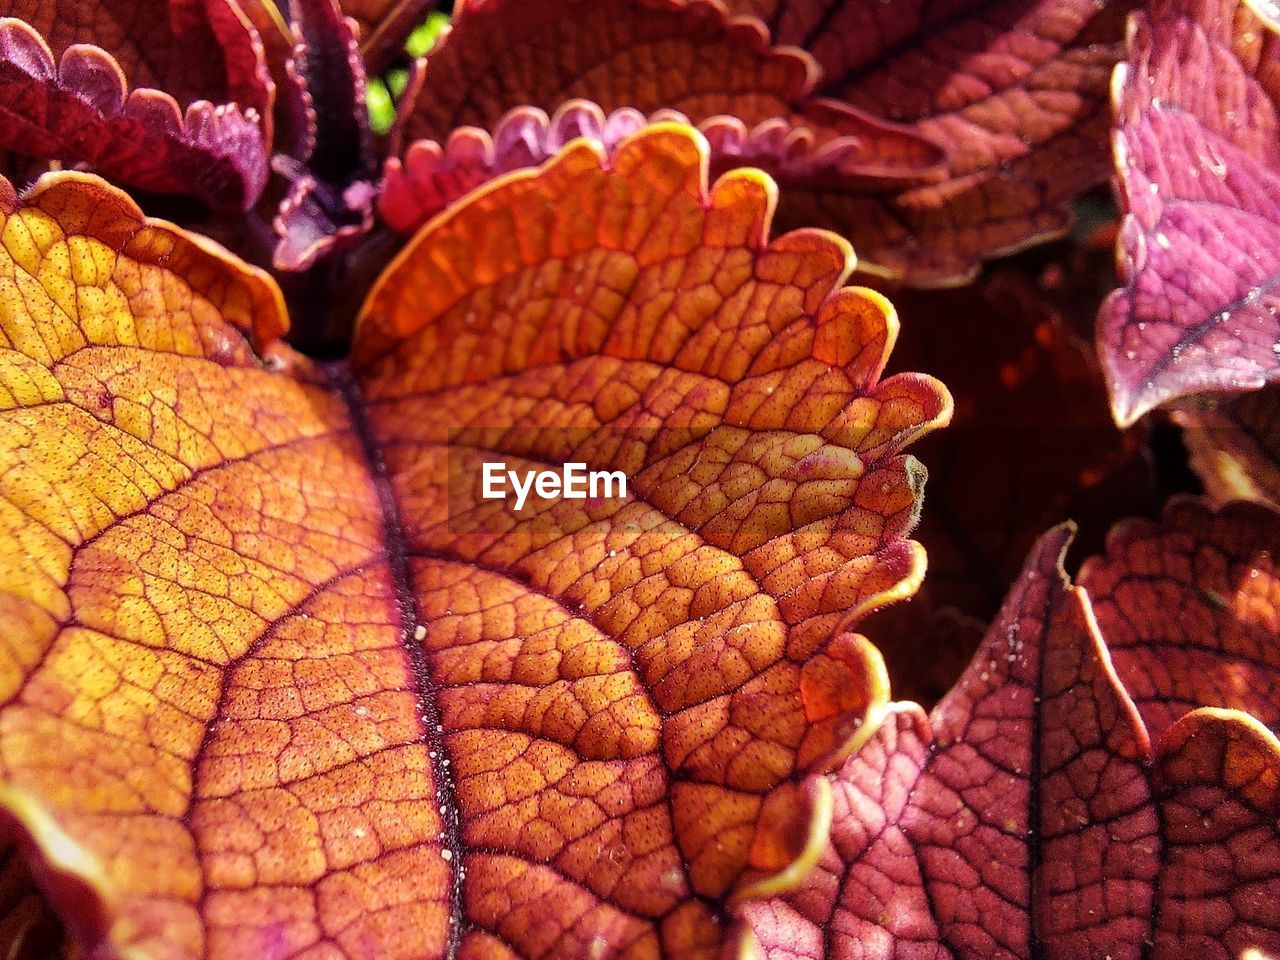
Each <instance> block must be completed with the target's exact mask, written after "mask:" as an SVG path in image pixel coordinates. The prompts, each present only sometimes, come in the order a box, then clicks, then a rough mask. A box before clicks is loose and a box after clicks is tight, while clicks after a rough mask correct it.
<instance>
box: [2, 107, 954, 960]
mask: <svg viewBox="0 0 1280 960" xmlns="http://www.w3.org/2000/svg"><path fill="white" fill-rule="evenodd" d="M706 163H707V147H706V144H705V142H703V141H702V140H701V139H700V138H699V137H698V136H697V135H696V134H695V133H694V132H693V131H691V130H689V129H688V128H681V127H677V126H672V125H667V126H660V127H656V128H651V129H648V130H646V131H643V132H641V133H640V134H638V135H637V136H636V137H634V138H632V139H631V140H629V141H628V142H627V143H624V144H622V145H620V146H619V147H618V149H617V150H616V151H615V152H614V154H613V156H612V157H611V159H610V160H609V161H608V163H606V162H605V160H604V157H603V155H602V153H601V151H600V150H599V149H598V148H595V147H593V146H592V145H590V144H589V143H587V142H585V141H579V142H578V143H576V144H574V145H572V146H571V147H569V148H567V149H566V150H565V151H563V152H562V153H561V154H560V155H558V156H557V157H556V158H554V159H553V160H552V161H551V162H550V163H549V164H547V165H546V166H544V167H543V168H542V169H541V170H538V171H527V172H519V173H516V174H512V175H510V176H509V177H507V178H505V179H504V180H502V181H500V182H499V183H497V184H495V185H494V186H492V187H491V188H489V189H487V190H484V191H481V192H479V193H478V194H476V195H475V196H473V197H472V198H471V199H470V200H469V201H468V202H467V203H465V204H462V205H459V206H458V207H456V208H455V209H454V211H453V212H452V213H451V215H450V216H449V217H447V218H442V219H440V220H437V221H436V222H435V224H434V225H433V226H431V227H430V228H428V229H427V230H425V231H423V232H421V233H420V234H419V235H418V236H417V237H416V238H415V239H414V241H413V242H412V243H411V244H410V246H409V247H408V248H406V250H405V252H404V253H403V254H402V256H401V257H400V258H399V259H398V260H397V261H396V262H395V263H393V265H392V266H391V268H390V269H389V271H388V272H387V273H386V275H385V276H384V277H383V279H382V280H381V281H380V283H379V284H378V286H377V287H376V289H375V290H374V291H373V293H372V295H371V299H370V301H369V304H368V306H367V309H366V312H365V314H364V316H363V319H362V321H361V324H360V327H359V331H358V335H357V341H356V346H355V352H354V354H353V357H352V359H351V361H350V363H349V364H347V363H342V364H336V365H333V366H330V367H327V368H317V367H315V366H313V365H311V364H310V363H308V362H307V361H305V360H303V359H301V358H299V357H297V356H296V355H294V354H292V353H291V352H290V351H288V350H287V348H284V347H282V346H280V345H279V344H278V343H276V342H275V340H274V338H275V337H277V336H278V334H279V333H280V330H281V328H282V326H283V317H282V310H281V306H280V298H279V294H278V291H276V289H275V287H274V285H273V284H272V283H271V282H270V281H269V280H268V279H267V278H266V277H265V275H263V274H261V273H259V272H257V271H255V270H253V269H251V268H249V267H247V266H245V265H244V264H242V263H239V262H237V261H234V260H232V259H231V258H230V257H229V256H227V255H226V254H225V253H222V252H220V251H218V250H216V249H214V248H212V247H211V246H210V245H208V244H206V243H202V242H197V241H193V240H191V239H190V238H188V237H186V236H184V235H182V234H181V233H179V232H178V231H176V230H175V229H174V228H172V227H170V226H168V225H166V224H162V223H158V222H148V221H145V220H144V219H142V218H141V216H140V215H139V214H138V212H137V211H136V209H135V208H133V207H132V206H131V204H130V203H129V201H127V200H126V199H125V198H124V197H123V196H122V195H121V194H119V193H118V192H116V191H114V190H112V189H110V188H108V187H106V186H105V185H104V184H102V183H101V182H100V181H97V180H96V179H93V178H89V177H85V176H83V175H77V174H62V175H56V176H51V177H49V178H47V179H45V180H43V181H41V182H40V184H39V185H38V186H37V188H36V189H35V190H34V191H33V192H32V194H31V195H29V196H28V197H26V198H25V200H24V201H23V202H22V203H21V204H19V202H18V201H17V200H16V199H15V198H13V197H12V196H10V197H9V198H8V200H7V202H6V204H5V208H6V210H7V211H8V214H7V220H6V224H5V227H4V229H3V232H2V233H0V237H3V241H4V243H3V253H4V256H5V257H6V258H7V259H8V260H9V261H10V263H11V265H12V266H11V267H10V268H9V270H8V272H7V274H6V275H7V276H9V277H11V278H12V279H9V280H6V281H3V282H5V283H9V284H10V285H12V286H14V288H15V293H17V294H20V296H16V297H15V299H14V302H15V303H18V304H21V305H25V307H24V310H25V311H26V312H24V311H23V310H19V311H15V312H12V313H9V314H6V315H5V316H4V317H0V324H3V326H0V329H3V331H4V334H5V337H6V338H7V345H6V347H5V349H4V351H3V352H0V361H2V362H3V364H4V366H3V367H0V370H3V373H2V374H0V383H3V385H4V392H3V393H0V398H2V399H3V400H4V402H5V406H6V407H7V410H6V412H5V414H4V416H3V418H2V419H0V424H2V425H3V432H2V433H0V437H2V438H3V445H4V446H3V449H4V453H3V459H2V461H0V462H3V463H4V464H5V467H6V469H5V470H4V471H3V473H2V474H0V488H2V491H3V503H5V504H6V507H5V511H4V512H3V513H2V514H0V516H2V517H3V522H4V524H5V526H4V528H3V529H4V534H3V536H0V585H2V586H3V593H0V602H2V603H3V606H2V607H0V611H2V612H0V618H2V620H3V624H4V630H3V631H0V637H2V638H3V640H4V642H5V644H6V647H5V656H4V658H3V659H2V660H0V665H2V666H3V672H2V673H0V694H3V698H4V703H5V706H4V707H3V710H0V758H2V760H3V788H2V798H3V805H4V810H5V813H4V819H5V820H6V821H7V822H8V824H9V826H10V828H11V830H10V832H11V833H12V835H13V836H14V837H15V838H16V839H17V840H18V841H19V842H20V843H21V844H22V847H23V849H24V852H25V853H26V855H27V858H28V862H29V863H30V864H31V868H32V871H33V874H34V875H35V876H36V878H37V879H38V881H39V882H40V884H41V887H42V889H43V891H44V892H45V895H46V896H47V897H48V898H49V899H50V901H51V902H52V903H53V904H54V905H55V906H56V907H57V908H58V910H59V913H60V915H61V917H62V918H63V920H64V922H66V923H67V924H68V926H69V927H70V928H71V929H72V932H73V934H74V935H75V937H76V938H77V940H78V942H79V943H80V944H81V946H82V947H85V948H87V949H89V950H92V949H94V948H95V947H98V946H106V945H109V946H114V947H118V948H127V949H128V950H129V951H131V955H134V956H141V957H191V956H207V957H241V956H260V955H261V956H285V955H290V956H292V955H296V954H300V953H303V952H306V951H308V950H314V951H315V952H317V953H319V952H323V953H326V954H327V955H332V956H345V957H379V958H380V957H390V956H413V957H435V956H441V955H444V954H445V953H447V952H449V951H452V950H454V949H456V948H458V947H459V946H460V947H461V950H462V955H467V956H471V955H480V954H489V955H501V956H508V957H509V956H516V957H535V956H544V955H561V956H588V955H595V956H600V957H607V956H621V955H623V954H626V953H627V952H628V951H629V950H632V951H635V952H641V953H648V954H649V955H655V954H658V953H662V954H664V955H667V956H673V957H674V956H678V957H682V958H684V957H699V956H708V957H709V956H715V955H717V951H718V949H719V948H720V946H721V945H722V944H723V943H724V942H725V941H726V940H732V939H734V938H736V937H738V936H739V935H740V933H741V931H740V930H738V929H736V928H730V927H727V926H726V925H725V924H724V923H723V922H722V921H723V919H724V917H725V914H726V911H727V907H726V900H727V898H729V897H748V896H751V895H753V894H754V895H762V894H764V893H765V892H767V891H769V890H775V889H781V888H782V887H784V886H786V885H787V884H788V883H793V882H795V880H796V879H797V876H798V874H799V873H800V872H802V869H801V868H802V867H803V866H804V865H806V864H807V858H809V857H812V856H813V855H814V854H816V851H817V849H818V847H819V845H820V844H821V842H822V839H823V837H824V836H825V824H826V823H827V822H828V821H827V819H826V817H825V816H824V811H829V806H827V805H826V801H827V799H828V798H829V793H828V791H827V790H826V788H825V784H826V781H825V779H824V778H823V777H821V776H820V775H819V774H820V773H821V772H822V771H823V770H825V769H827V768H828V767H829V766H830V765H832V764H833V763H837V762H838V761H839V760H840V759H842V758H843V757H844V756H845V755H847V754H848V752H849V751H850V750H852V749H854V748H855V747H856V746H857V745H858V743H859V742H861V741H863V740H865V739H866V738H867V737H869V736H870V735H871V733H872V732H873V730H874V728H875V726H876V722H877V720H878V718H879V715H880V713H881V712H882V710H883V699H884V696H885V691H884V679H883V667H882V665H881V664H880V661H879V659H878V657H877V655H876V654H875V651H874V648H872V647H871V646H870V645H869V644H868V643H867V642H866V641H865V640H863V639H862V638H861V637H859V636H857V635H856V634H853V633H849V632H847V630H848V628H849V627H851V626H853V625H854V624H855V623H856V621H857V620H858V618H859V617H860V616H861V614H862V613H864V612H865V611H866V610H868V609H871V608H873V607H875V606H876V605H878V604H881V603H884V602H888V601H889V600H891V599H894V598H895V597H900V596H904V595H907V594H909V593H910V591H911V590H912V589H914V587H915V585H916V584H917V582H918V580H919V577H920V574H921V572H922V565H923V557H922V554H921V552H920V550H919V548H918V547H917V546H915V545H914V544H912V543H910V542H909V541H907V540H905V539H904V537H905V535H906V534H907V532H908V531H909V529H910V527H911V525H912V524H913V523H914V519H915V515H916V512H917V508H918V505H919V496H920V481H921V479H922V474H921V472H920V470H919V468H918V466H917V465H915V464H914V462H913V461H912V460H910V459H909V458H907V457H905V456H904V455H902V454H901V452H900V449H901V447H902V446H903V445H904V444H905V443H907V442H909V441H910V440H911V439H913V438H914V437H916V436H918V435H920V434H921V433H923V432H925V431H927V430H928V429H930V428H932V427H934V426H936V425H938V424H940V423H942V422H944V421H945V420H946V418H947V416H948V414H949V410H950V401H949V397H948V396H947V394H946V392H945V390H944V389H943V388H942V387H941V385H940V384H938V383H936V382H935V381H933V380H931V379H929V378H927V377H923V376H919V375H898V376H895V377H891V378H887V379H883V380H882V379H880V376H879V375H880V371H881V369H882V368H883V365H884V362H885V358H886V356H887V354H888V351H889V349H890V347H891V345H892V341H893V338H894V334H895V332H896V321H895V319H894V316H893V313H892V310H891V308H890V307H889V306H888V304H887V303H886V302H885V301H884V300H883V298H881V297H879V296H878V295H877V294H874V293H872V292H870V291H866V290H860V289H856V288H847V289H838V288H839V286H840V283H841V282H842V280H843V279H844V277H845V276H846V275H847V273H848V271H849V269H850V266H851V259H852V258H851V253H850V250H849V248H848V246H847V245H846V244H845V243H843V242H842V241H840V240H839V239H838V238H836V237H834V236H831V235H826V234H822V233H818V232H812V231H809V232H797V233H793V234H789V235H786V236H783V237H780V238H778V239H775V240H773V241H768V240H767V234H768V226H769V214H770V210H771V206H772V202H773V196H774V187H773V186H772V184H771V183H770V182H769V181H768V180H767V179H766V178H764V177H763V176H762V175H760V174H758V173H754V172H750V171H740V172H735V173H734V174H731V175H728V176H726V177H723V178H721V179H720V180H719V181H717V182H716V184H715V185H714V186H712V187H711V188H710V189H708V187H707V184H706ZM587 211H589V215H588V214H587ZM246 338H248V339H246ZM251 342H256V343H258V344H259V345H260V354H259V355H260V356H261V358H262V359H259V356H257V355H255V353H254V352H253V351H252V350H251V349H250V343H251ZM451 428H453V429H456V430H461V431H462V433H461V434H460V435H456V434H455V435H453V440H454V441H455V442H454V443H452V444H450V442H449V441H450V439H451ZM468 444H477V445H478V446H468ZM486 450H487V451H488V453H486V452H485V451H486ZM481 456H489V457H497V458H501V459H503V460H508V461H514V462H516V463H533V462H536V461H559V460H563V459H566V458H571V457H574V456H581V457H584V458H585V460H586V461H587V462H589V463H591V464H592V465H593V466H599V465H601V464H606V463H607V464H611V465H614V466H617V467H620V468H622V469H625V470H626V471H627V472H628V474H629V476H630V478H631V483H632V484H633V487H632V492H631V495H630V496H628V497H626V498H622V499H608V498H606V499H603V500H601V499H595V500H587V501H571V500H561V501H547V502H541V503H540V505H539V506H538V507H537V508H536V509H535V511H534V512H533V515H532V516H530V515H529V514H522V513H520V512H518V511H515V509H514V506H513V504H512V503H511V502H510V501H494V500H484V499H481V498H480V496H479V495H480V493H481V490H480V474H479V473H473V472H471V468H474V467H476V458H478V457H481ZM450 463H453V464H454V469H453V470H451V469H450ZM460 471H461V472H460ZM51 491H52V495H50V492H51Z"/></svg>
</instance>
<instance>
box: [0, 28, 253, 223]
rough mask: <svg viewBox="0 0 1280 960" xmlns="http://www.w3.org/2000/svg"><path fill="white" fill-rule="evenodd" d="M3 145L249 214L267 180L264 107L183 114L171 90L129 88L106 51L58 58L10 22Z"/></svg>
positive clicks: (210, 107)
mask: <svg viewBox="0 0 1280 960" xmlns="http://www.w3.org/2000/svg"><path fill="white" fill-rule="evenodd" d="M143 73H144V75H146V76H150V75H151V72H149V71H143ZM269 105H270V101H269V98H268V100H267V106H268V107H269ZM0 146H3V147H4V148H5V149H9V150H14V151H16V152H19V153H21V154H24V155H28V156H35V157H41V158H49V159H56V160H60V161H63V162H66V163H81V164H86V165H88V166H90V167H92V168H94V169H95V170H97V171H98V172H100V173H102V174H104V175H106V176H110V177H112V178H114V179H117V180H119V181H121V182H123V183H127V184H129V185H131V186H135V187H140V188H142V189H145V190H152V191H156V192H163V193H184V194H189V195H191V196H195V197H197V198H198V199H200V200H202V201H204V202H205V203H207V204H208V205H210V206H211V207H214V208H217V209H232V210H244V209H248V208H249V207H250V206H252V204H253V202H254V201H255V200H256V199H257V198H258V195H259V194H260V193H261V192H262V188H263V186H264V185H265V183H266V177H267V159H266V147H265V142H264V137H263V131H262V127H261V115H260V114H259V113H258V112H257V108H256V107H247V108H245V109H241V107H239V106H237V105H235V104H222V105H214V104H213V103H211V102H209V101H208V100H203V99H201V100H194V101H191V102H189V103H188V105H187V106H186V108H185V112H184V110H183V109H182V106H181V105H180V103H179V101H178V100H176V99H175V98H174V97H173V96H171V95H170V94H168V93H167V92H162V91H160V90H156V89H152V88H149V87H135V88H133V89H130V88H129V86H128V85H127V84H126V80H125V74H124V73H123V72H122V70H121V67H120V66H119V64H118V62H117V61H116V60H115V59H114V58H113V57H112V56H111V54H110V53H109V52H107V51H106V50H103V49H101V48H100V47H96V46H89V45H87V44H74V45H71V46H69V47H67V48H66V49H64V50H62V51H61V52H60V53H58V54H55V52H54V51H53V50H51V49H50V47H49V46H48V45H47V44H46V43H45V41H44V40H43V39H42V38H41V36H40V35H39V34H38V33H37V32H36V30H35V29H34V28H33V27H31V26H30V25H29V24H27V23H25V22H24V21H22V20H17V19H13V18H8V17H0Z"/></svg>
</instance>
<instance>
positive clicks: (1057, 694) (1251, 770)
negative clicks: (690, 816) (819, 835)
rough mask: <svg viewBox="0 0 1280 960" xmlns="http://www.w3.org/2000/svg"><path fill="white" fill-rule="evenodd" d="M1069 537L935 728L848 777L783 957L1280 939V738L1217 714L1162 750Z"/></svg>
mask: <svg viewBox="0 0 1280 960" xmlns="http://www.w3.org/2000/svg"><path fill="white" fill-rule="evenodd" d="M1068 539H1069V535H1068V533H1067V531H1066V530H1064V529H1058V530H1056V531H1053V532H1051V533H1050V534H1048V535H1046V537H1045V538H1044V539H1043V540H1042V541H1041V543H1040V544H1039V545H1038V546H1037V548H1036V549H1035V551H1033V554H1032V557H1031V559H1030V560H1029V561H1028V564H1027V568H1026V571H1025V573H1024V575H1023V576H1022V577H1021V578H1020V579H1019V580H1018V582H1017V584H1016V585H1015V586H1014V588H1013V590H1012V592H1011V593H1010V596H1009V599H1008V601H1007V602H1006V605H1005V607H1004V609H1003V611H1002V613H1001V616H1000V618H999V619H998V620H997V622H996V623H995V624H994V625H993V626H992V628H991V631H990V632H989V633H988V634H987V637H986V639H985V641H984V643H983V646H982V648H981V649H980V650H979V651H978V654H977V656H976V657H975V658H974V661H973V663H972V665H971V666H970V668H969V670H968V671H967V672H966V674H965V676H964V677H963V678H962V680H961V682H960V683H959V685H958V686H957V687H956V689H955V690H954V691H953V692H952V693H951V694H950V695H948V697H947V698H946V699H945V700H944V701H943V702H942V703H941V704H939V706H938V707H937V709H936V710H935V711H934V713H933V715H932V718H931V719H926V718H925V716H924V714H923V713H922V712H921V711H920V710H919V708H918V707H915V706H914V705H913V704H905V705H900V706H899V707H897V708H896V709H895V710H894V711H893V712H892V713H891V714H890V717H889V719H888V720H886V722H885V723H884V724H883V725H882V727H881V729H880V732H879V734H878V735H877V737H876V738H875V739H874V740H873V741H872V742H871V743H870V744H869V745H868V746H867V747H866V748H865V749H864V750H863V751H862V753H860V754H859V755H858V756H857V757H855V758H853V759H851V760H850V761H849V762H848V763H847V764H846V766H845V767H844V769H843V771H842V772H841V774H840V776H839V778H838V780H837V785H836V805H835V825H834V827H833V830H832V837H831V845H830V846H829V847H828V849H827V851H826V853H825V854H824V855H823V857H822V860H821V861H820V865H819V867H818V869H817V870H815V871H814V873H813V874H812V875H811V876H810V877H809V878H808V879H807V880H806V881H805V883H804V884H803V885H802V886H801V887H800V889H799V890H797V891H795V892H794V893H792V894H789V895H787V896H784V897H780V898H777V899H775V900H773V901H772V902H768V903H752V904H748V905H746V906H745V907H744V908H742V909H743V913H744V914H745V915H746V916H747V917H748V919H749V921H750V922H751V924H752V926H753V929H754V932H755V935H756V937H757V939H758V940H759V942H760V946H761V948H762V952H763V953H764V955H765V956H766V957H769V958H771V960H772V958H784V957H785V958H834V957H847V956H859V957H879V958H906V957H938V958H944V957H945V958H957V960H959V958H970V957H972V958H984V960H988V958H996V957H999V958H1012V957H1019V958H1023V957H1033V956H1062V957H1092V956H1110V957H1114V958H1117V960H1119V958H1138V957H1146V956H1154V957H1170V958H1171V957H1188V956H1199V957H1205V958H1213V960H1229V958H1233V957H1238V956H1241V955H1242V954H1243V953H1244V951H1246V950H1248V949H1250V948H1255V949H1261V950H1262V951H1266V952H1273V951H1275V950H1276V949H1278V948H1280V918H1278V917H1277V915H1276V913H1275V909H1274V906H1275V903H1276V902H1277V898H1278V897H1280V741H1277V740H1276V738H1275V737H1274V736H1273V735H1272V734H1271V733H1269V732H1268V731H1267V730H1266V728H1265V727H1263V726H1262V725H1261V724H1259V723H1258V722H1257V721H1256V720H1254V719H1252V718H1250V717H1248V716H1247V715H1246V714H1242V713H1238V712H1236V711H1230V710H1219V709H1213V708H1206V709H1200V710H1196V711H1195V712H1193V713H1189V714H1187V715H1186V716H1184V717H1183V718H1182V719H1180V720H1179V721H1178V722H1177V723H1175V724H1174V725H1173V726H1171V727H1169V728H1168V729H1167V730H1166V731H1165V733H1164V736H1163V738H1162V739H1161V740H1160V742H1159V745H1158V746H1157V747H1156V748H1155V749H1154V750H1153V749H1152V746H1151V741H1150V739H1149V737H1148V733H1147V730H1146V728H1145V727H1144V725H1143V722H1142V720H1141V719H1140V718H1139V715H1138V712H1137V710H1136V709H1135V707H1134V705H1133V702H1132V701H1131V700H1130V699H1129V697H1128V695H1127V694H1126V692H1125V690H1124V688H1123V687H1122V686H1121V684H1120V682H1119V680H1118V679H1117V676H1116V673H1115V672H1114V670H1113V669H1112V665H1111V661H1110V659H1109V657H1108V655H1107V649H1106V647H1105V645H1104V644H1103V641H1102V638H1101V636H1100V635H1099V633H1098V630H1097V626H1096V624H1095V622H1094V619H1093V616H1092V612H1091V608H1090V604H1089V599H1088V595H1087V594H1086V593H1085V592H1084V590H1083V589H1081V588H1079V587H1072V586H1070V585H1069V584H1068V583H1067V582H1066V581H1065V577H1064V575H1063V573H1062V570H1061V567H1060V561H1059V558H1060V556H1061V554H1062V552H1063V551H1064V550H1065V547H1066V544H1067V541H1068Z"/></svg>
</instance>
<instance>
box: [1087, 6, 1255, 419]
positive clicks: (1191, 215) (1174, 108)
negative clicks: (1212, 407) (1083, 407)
mask: <svg viewBox="0 0 1280 960" xmlns="http://www.w3.org/2000/svg"><path fill="white" fill-rule="evenodd" d="M1277 62H1278V61H1277V46H1276V39H1275V37H1274V35H1273V34H1271V33H1270V31H1268V30H1267V29H1266V28H1265V27H1264V26H1263V25H1262V24H1261V23H1260V22H1259V21H1258V19H1257V18H1256V17H1255V16H1254V15H1253V14H1252V13H1251V12H1250V10H1249V8H1248V7H1247V5H1245V4H1244V3H1243V2H1239V3H1238V2H1234V0H1167V2H1161V3H1156V4H1154V5H1153V6H1152V7H1151V9H1150V10H1149V11H1148V12H1146V13H1143V14H1140V15H1138V16H1137V19H1136V21H1135V29H1134V31H1133V35H1132V36H1131V38H1130V41H1129V62H1128V64H1127V65H1126V66H1125V67H1124V68H1123V70H1122V71H1121V73H1119V74H1118V76H1117V83H1116V94H1115V101H1116V102H1115V110H1116V121H1117V124H1118V130H1117V133H1116V136H1115V151H1116V165H1117V170H1118V173H1119V176H1120V183H1121V187H1122V192H1123V197H1124V202H1125V205H1126V209H1127V216H1126V218H1125V222H1124V228H1123V230H1122V232H1121V238H1120V245H1121V251H1122V262H1121V272H1122V279H1123V280H1124V281H1125V283H1126V286H1125V287H1124V288H1122V289H1120V290H1118V291H1116V292H1115V293H1114V294H1113V295H1112V297H1111V298H1110V299H1109V300H1108V301H1107V303H1106V304H1105V305H1104V306H1103V309H1102V312H1101V314H1100V316H1099V318H1098V346H1099V350H1100V351H1101V353H1102V356H1103V360H1104V362H1105V364H1106V368H1107V377H1108V381H1109V383H1110V387H1111V399H1112V407H1113V409H1114V411H1115V415H1116V419H1117V420H1118V421H1119V422H1121V423H1122V424H1127V423H1130V422H1132V421H1133V420H1135V419H1136V418H1137V417H1139V416H1141V415H1142V414H1143V413H1145V412H1146V411H1147V410H1150V409H1151V408H1152V407H1155V406H1157V405H1158V404H1160V403H1163V402H1164V401H1166V400H1169V399H1171V398H1174V397H1181V396H1185V395H1188V394H1194V393H1200V392H1205V391H1211V390H1235V389H1240V388H1250V387H1259V386H1261V385H1263V384H1264V383H1266V382H1268V381H1270V380H1273V379H1275V378H1276V376H1277V375H1278V374H1280V346H1278V345H1280V322H1278V321H1277V319H1276V310H1277V301H1276V295H1275V287H1276V284H1277V282H1278V278H1280V261H1277V259H1276V257H1277V254H1276V251H1277V250H1280V206H1278V204H1280V174H1278V172H1277V165H1278V164H1280V121H1278V118H1277V113H1276V101H1275V93H1276V89H1277V88H1276V68H1277ZM1206 77H1212V78H1213V80H1214V82H1213V83H1206V82H1205V78H1206Z"/></svg>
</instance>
